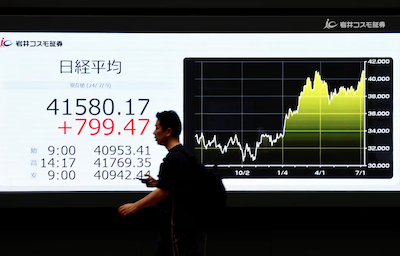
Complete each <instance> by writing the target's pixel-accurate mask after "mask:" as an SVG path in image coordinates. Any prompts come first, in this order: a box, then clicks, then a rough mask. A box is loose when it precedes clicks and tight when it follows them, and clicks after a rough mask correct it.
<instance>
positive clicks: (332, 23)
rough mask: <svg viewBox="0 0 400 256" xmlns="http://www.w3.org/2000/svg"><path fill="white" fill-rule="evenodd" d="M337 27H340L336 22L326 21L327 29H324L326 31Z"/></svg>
mask: <svg viewBox="0 0 400 256" xmlns="http://www.w3.org/2000/svg"><path fill="white" fill-rule="evenodd" d="M337 25H339V23H337V22H336V21H333V20H329V19H326V22H325V27H324V29H332V28H336V27H337Z"/></svg>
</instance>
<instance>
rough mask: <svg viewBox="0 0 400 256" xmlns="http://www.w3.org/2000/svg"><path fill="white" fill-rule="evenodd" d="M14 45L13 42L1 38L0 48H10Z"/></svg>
mask: <svg viewBox="0 0 400 256" xmlns="http://www.w3.org/2000/svg"><path fill="white" fill-rule="evenodd" d="M12 44H13V42H12V41H11V40H6V39H4V37H3V38H1V42H0V47H9V46H11V45H12Z"/></svg>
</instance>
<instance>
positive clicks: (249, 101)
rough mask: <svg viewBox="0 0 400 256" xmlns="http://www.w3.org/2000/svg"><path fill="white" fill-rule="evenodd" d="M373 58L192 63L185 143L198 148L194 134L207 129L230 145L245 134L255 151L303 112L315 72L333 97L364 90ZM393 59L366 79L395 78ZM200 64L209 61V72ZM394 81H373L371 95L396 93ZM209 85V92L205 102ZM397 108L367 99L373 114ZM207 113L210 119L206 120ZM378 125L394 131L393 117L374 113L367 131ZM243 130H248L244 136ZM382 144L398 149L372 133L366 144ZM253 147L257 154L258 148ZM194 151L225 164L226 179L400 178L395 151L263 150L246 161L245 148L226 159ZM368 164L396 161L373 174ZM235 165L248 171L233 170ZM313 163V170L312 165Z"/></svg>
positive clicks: (188, 62) (368, 86)
mask: <svg viewBox="0 0 400 256" xmlns="http://www.w3.org/2000/svg"><path fill="white" fill-rule="evenodd" d="M368 60H369V58H341V59H339V58H321V59H315V58H314V59H305V58H303V59H300V58H299V59H271V58H269V59H267V58H265V59H261V58H260V59H244V58H241V59H237V58H230V59H216V58H205V59H185V112H186V113H185V123H186V125H185V144H186V145H187V146H188V147H189V148H191V149H194V148H195V143H194V139H193V138H194V134H200V133H201V131H203V130H204V131H205V132H204V134H205V136H206V139H207V140H210V139H211V137H212V135H214V134H215V135H217V137H218V142H220V143H221V144H222V145H225V144H226V142H227V141H228V139H229V138H230V137H233V136H234V134H237V135H238V137H239V141H241V143H242V145H244V144H245V143H249V145H250V146H254V144H255V143H254V142H255V141H257V140H259V138H260V134H261V133H281V132H282V129H283V120H284V115H285V113H287V112H288V110H289V108H291V109H292V110H295V109H296V108H297V105H298V96H299V94H300V92H301V91H302V88H303V85H304V84H305V80H306V78H307V77H310V78H311V80H312V81H313V80H314V73H315V71H318V72H319V73H320V75H321V77H322V80H324V81H326V82H327V84H328V90H329V92H332V91H334V90H335V89H338V88H339V87H340V86H344V87H346V88H349V87H350V86H353V87H356V86H357V82H358V81H359V79H360V75H361V71H362V70H363V69H364V62H366V61H368ZM390 60H391V62H390V64H389V65H370V64H368V63H366V77H369V76H379V75H381V76H382V75H388V76H390V77H391V78H392V73H393V71H392V68H393V65H392V59H390ZM200 61H202V62H203V64H202V65H203V66H202V67H201V64H200ZM242 63H244V64H243V66H242ZM242 74H243V76H242ZM200 77H202V78H203V79H202V80H201V79H200ZM221 78H229V79H221ZM282 78H283V79H282ZM392 80H393V79H391V81H389V82H380V83H379V86H377V83H376V82H375V83H374V82H367V81H366V83H365V87H366V94H368V93H388V94H390V95H392V90H393V88H392V87H393V85H392ZM201 88H203V92H202V95H203V98H202V97H201ZM242 98H243V102H241V100H242ZM201 99H203V101H201ZM254 106H255V107H254ZM392 108H393V102H392V97H390V99H389V100H384V101H382V100H380V101H378V100H368V99H367V100H366V112H368V110H389V111H392ZM201 110H202V111H201ZM200 112H202V113H203V114H206V115H200V114H199V113H200ZM216 113H219V114H216ZM221 113H222V114H221ZM241 113H244V115H241ZM250 113H254V114H250ZM271 113H274V114H271ZM277 113H278V114H277ZM201 116H203V117H201ZM242 116H243V117H242ZM201 118H203V119H202V120H201ZM260 127H261V128H260ZM376 127H389V128H391V130H392V117H391V116H389V117H368V116H366V127H365V128H366V129H367V128H376ZM243 130H245V131H244V132H242V131H243ZM207 135H208V136H207ZM242 140H244V141H245V143H243V142H242ZM278 143H279V142H278ZM278 143H277V144H278ZM374 143H375V144H374ZM376 143H379V145H389V146H390V148H391V149H392V133H389V134H384V135H383V134H379V135H377V134H366V145H378V144H376ZM277 144H276V145H277ZM310 146H313V145H310ZM314 146H315V145H314ZM251 150H252V152H254V147H252V148H251ZM305 151H306V152H307V153H305ZM313 151H315V152H313ZM194 152H195V155H196V157H197V159H199V160H200V161H201V162H202V163H203V164H206V165H207V164H208V165H212V164H219V165H225V166H223V167H221V166H220V168H219V170H220V172H221V174H222V176H223V177H224V178H228V177H240V178H243V177H250V178H256V177H276V178H288V177H290V178H294V177H298V178H327V177H329V178H341V177H346V178H352V177H354V178H358V177H360V178H391V177H392V176H393V173H392V162H393V160H392V150H390V151H389V152H367V151H366V150H365V151H364V149H361V150H335V151H328V150H322V151H321V152H323V153H322V155H323V156H324V158H323V159H324V160H322V161H321V160H320V158H319V150H318V149H316V150H310V149H308V150H301V149H298V150H291V151H288V150H285V153H284V154H282V151H281V150H270V151H267V150H261V149H259V150H258V155H257V159H256V160H255V161H251V160H249V157H247V158H246V159H245V161H244V162H242V161H241V157H242V154H241V152H240V150H239V149H237V150H233V149H231V150H228V152H227V153H225V154H220V153H219V152H217V150H208V151H207V150H203V152H202V153H201V152H200V150H195V151H194ZM282 155H283V156H282ZM364 157H366V159H364ZM266 159H268V160H266ZM364 160H366V162H367V163H378V162H379V163H381V162H385V163H390V168H383V169H376V168H370V169H368V168H366V167H365V166H364V167H363V166H360V165H362V164H363V162H364ZM235 164H236V165H241V164H243V165H244V166H243V167H241V166H231V167H226V166H227V165H235ZM257 165H258V166H257ZM259 165H263V166H259ZM267 165H268V166H267ZM269 165H270V166H269ZM278 165H282V166H278ZM296 165H300V166H296ZM306 165H312V166H307V167H306ZM318 165H319V166H318ZM335 165H340V166H335ZM343 165H351V166H350V167H348V166H343ZM356 165H359V166H356ZM256 166H257V167H256ZM294 166H296V167H294ZM321 170H323V171H324V172H321ZM318 171H319V172H318ZM316 173H317V174H318V175H316Z"/></svg>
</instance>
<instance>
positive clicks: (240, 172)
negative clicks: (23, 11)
mask: <svg viewBox="0 0 400 256" xmlns="http://www.w3.org/2000/svg"><path fill="white" fill-rule="evenodd" d="M235 175H236V176H250V171H249V170H235Z"/></svg>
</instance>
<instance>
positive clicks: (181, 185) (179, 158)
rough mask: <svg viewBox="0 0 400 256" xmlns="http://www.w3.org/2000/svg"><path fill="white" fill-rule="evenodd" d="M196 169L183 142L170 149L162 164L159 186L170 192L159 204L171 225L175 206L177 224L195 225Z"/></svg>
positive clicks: (186, 226) (182, 225)
mask: <svg viewBox="0 0 400 256" xmlns="http://www.w3.org/2000/svg"><path fill="white" fill-rule="evenodd" d="M194 171H195V170H194V168H193V163H192V162H191V160H190V158H189V154H188V152H187V151H186V149H185V148H184V147H183V146H182V145H181V144H179V145H177V146H175V147H173V148H171V149H170V150H169V152H168V154H167V156H166V157H165V158H164V161H163V163H162V164H161V166H160V172H159V175H158V185H157V187H158V188H162V189H167V190H168V191H169V193H168V196H167V197H166V198H164V199H163V200H162V201H161V202H159V204H158V206H159V209H160V210H161V212H162V213H163V214H165V217H166V218H165V219H166V221H168V224H169V225H170V216H171V214H172V209H173V208H174V211H173V214H174V222H175V224H176V225H178V226H180V227H181V228H183V229H185V228H190V227H191V226H192V225H193V221H194V220H193V216H194V214H193V213H194V212H193V211H194V210H195V202H193V197H192V195H193V193H194V192H195V191H193V186H192V185H193V180H195V179H196V174H195V173H194ZM191 184H192V185H191Z"/></svg>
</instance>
